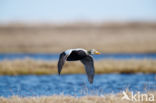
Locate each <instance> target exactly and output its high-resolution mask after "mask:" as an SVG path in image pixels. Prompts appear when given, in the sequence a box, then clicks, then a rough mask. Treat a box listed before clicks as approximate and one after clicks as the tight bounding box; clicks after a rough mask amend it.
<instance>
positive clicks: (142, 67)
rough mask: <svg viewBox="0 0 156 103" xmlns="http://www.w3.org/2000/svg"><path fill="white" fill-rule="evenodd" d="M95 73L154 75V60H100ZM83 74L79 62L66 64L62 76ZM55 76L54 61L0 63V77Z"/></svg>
mask: <svg viewBox="0 0 156 103" xmlns="http://www.w3.org/2000/svg"><path fill="white" fill-rule="evenodd" d="M95 72H96V73H98V74H100V73H138V72H142V73H156V60H148V59H143V60H135V59H131V60H111V59H107V60H101V61H95ZM74 73H85V70H84V67H83V64H82V63H80V62H66V63H65V65H64V67H63V70H62V74H74ZM18 74H37V75H41V74H57V62H56V61H36V60H31V59H25V60H13V61H7V60H5V61H1V62H0V75H18Z"/></svg>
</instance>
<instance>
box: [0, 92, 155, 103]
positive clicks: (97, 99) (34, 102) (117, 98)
mask: <svg viewBox="0 0 156 103" xmlns="http://www.w3.org/2000/svg"><path fill="white" fill-rule="evenodd" d="M127 94H128V95H129V97H131V93H130V92H129V91H127ZM147 94H152V95H153V96H154V97H156V92H149V93H147ZM134 95H135V94H134ZM122 97H123V94H122V93H118V94H107V95H103V96H82V97H74V96H64V95H53V96H40V97H18V96H12V97H9V98H5V97H0V103H155V101H156V100H155V98H154V101H148V99H147V101H146V98H144V99H140V101H138V100H139V99H138V100H137V101H129V100H122V99H121V98H122Z"/></svg>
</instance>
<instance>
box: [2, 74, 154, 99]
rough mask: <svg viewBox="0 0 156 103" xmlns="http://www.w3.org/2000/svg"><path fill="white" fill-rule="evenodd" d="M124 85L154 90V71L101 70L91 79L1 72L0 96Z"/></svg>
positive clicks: (88, 91)
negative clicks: (16, 74) (143, 72)
mask: <svg viewBox="0 0 156 103" xmlns="http://www.w3.org/2000/svg"><path fill="white" fill-rule="evenodd" d="M125 89H129V90H131V91H134V92H136V91H140V92H145V91H147V90H156V74H101V75H95V79H94V83H93V84H92V85H91V84H89V83H88V81H87V77H86V75H85V74H73V75H61V76H58V75H41V76H36V75H27V76H24V75H23V76H22V75H19V76H0V96H4V97H9V96H12V95H19V96H41V95H53V94H64V95H72V96H83V95H103V94H105V93H117V92H121V91H123V90H125Z"/></svg>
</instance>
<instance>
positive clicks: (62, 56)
mask: <svg viewBox="0 0 156 103" xmlns="http://www.w3.org/2000/svg"><path fill="white" fill-rule="evenodd" d="M66 58H67V55H66V54H65V53H64V52H63V53H61V54H60V57H59V61H58V65H57V66H58V74H59V75H60V73H61V70H62V67H63V65H64V63H65V61H66Z"/></svg>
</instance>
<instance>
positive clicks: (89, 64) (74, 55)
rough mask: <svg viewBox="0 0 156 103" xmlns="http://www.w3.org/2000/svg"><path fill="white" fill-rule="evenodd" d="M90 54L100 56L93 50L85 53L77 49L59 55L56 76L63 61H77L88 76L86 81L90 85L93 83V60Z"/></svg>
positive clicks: (83, 50)
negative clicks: (82, 65)
mask: <svg viewBox="0 0 156 103" xmlns="http://www.w3.org/2000/svg"><path fill="white" fill-rule="evenodd" d="M91 54H100V53H99V52H98V51H96V50H95V49H92V50H90V51H87V50H85V49H81V48H77V49H68V50H66V51H64V52H62V53H61V54H60V57H59V61H58V74H59V75H60V73H61V70H62V68H63V65H64V63H65V61H77V60H80V61H81V62H82V63H83V64H84V66H85V70H86V73H87V76H88V80H89V82H90V83H93V79H94V73H95V70H94V60H93V58H92V56H91Z"/></svg>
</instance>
